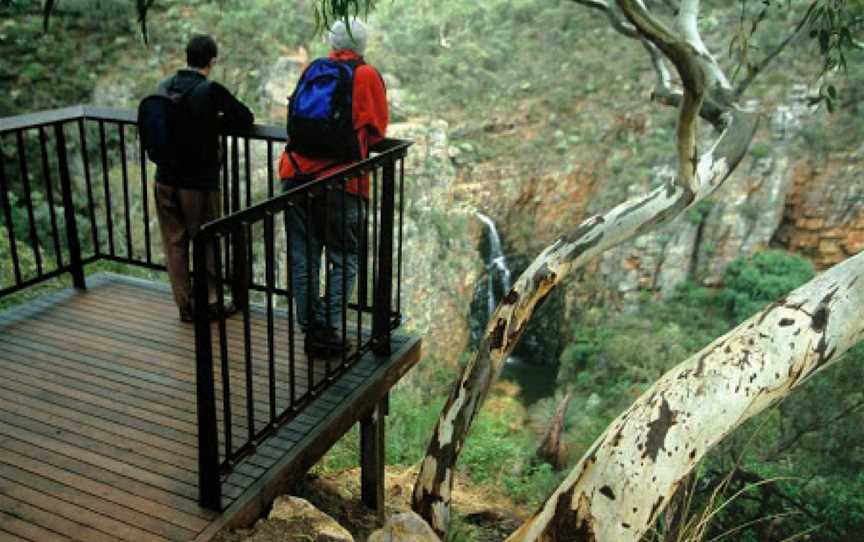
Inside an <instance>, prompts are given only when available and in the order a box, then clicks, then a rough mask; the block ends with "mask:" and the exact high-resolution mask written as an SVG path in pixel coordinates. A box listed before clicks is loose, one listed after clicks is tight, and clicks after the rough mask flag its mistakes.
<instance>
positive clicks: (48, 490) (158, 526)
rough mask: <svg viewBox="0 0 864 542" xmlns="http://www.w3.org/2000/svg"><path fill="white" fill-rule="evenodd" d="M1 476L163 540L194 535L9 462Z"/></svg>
mask: <svg viewBox="0 0 864 542" xmlns="http://www.w3.org/2000/svg"><path fill="white" fill-rule="evenodd" d="M0 477H5V478H7V479H9V480H15V481H16V482H18V483H21V484H23V485H26V486H28V487H30V488H31V489H33V490H36V491H39V492H40V493H41V494H42V495H46V496H53V497H56V498H59V499H63V500H64V501H67V502H71V503H74V504H77V505H79V506H81V507H84V508H86V509H88V510H91V511H94V512H98V513H100V514H103V515H105V516H107V517H110V518H113V519H114V520H116V521H122V522H124V523H125V524H127V525H129V526H130V527H133V528H136V529H137V530H140V531H142V532H145V533H150V534H152V535H156V536H158V537H161V538H162V539H168V540H177V539H183V538H188V537H190V536H194V533H192V531H190V530H189V529H186V528H183V527H179V526H176V525H172V524H171V523H169V522H167V521H163V520H161V519H159V518H158V517H155V516H151V515H148V514H146V513H144V512H141V511H138V510H136V509H134V508H128V507H126V506H122V505H119V504H117V503H116V502H113V501H111V500H109V499H107V498H104V497H102V496H100V495H92V494H90V493H87V492H85V491H81V490H80V489H78V488H76V487H73V486H70V485H66V484H63V483H60V482H57V481H54V480H51V479H49V478H46V477H44V476H39V475H36V474H34V473H32V472H29V471H27V470H24V469H20V468H18V467H16V466H13V465H10V464H8V463H0ZM133 540H134V539H133Z"/></svg>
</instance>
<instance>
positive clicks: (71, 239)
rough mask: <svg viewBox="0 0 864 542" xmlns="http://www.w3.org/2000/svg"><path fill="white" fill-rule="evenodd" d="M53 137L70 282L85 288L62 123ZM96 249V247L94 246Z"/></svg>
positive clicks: (77, 286) (58, 125) (56, 126)
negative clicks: (64, 224)
mask: <svg viewBox="0 0 864 542" xmlns="http://www.w3.org/2000/svg"><path fill="white" fill-rule="evenodd" d="M54 137H55V142H56V144H57V166H58V168H59V170H60V194H61V198H62V200H63V218H64V221H65V222H66V244H67V245H68V247H69V259H70V261H71V263H70V265H69V271H70V272H71V273H72V284H74V285H75V288H77V289H79V290H86V289H87V285H86V283H85V281H84V265H83V263H82V262H81V242H80V241H79V239H78V223H77V222H76V218H75V207H74V205H75V203H74V202H73V200H72V178H71V176H70V174H69V158H68V156H67V154H66V134H65V132H64V131H63V124H62V123H59V122H58V123H57V124H55V125H54ZM96 250H98V247H97V248H96Z"/></svg>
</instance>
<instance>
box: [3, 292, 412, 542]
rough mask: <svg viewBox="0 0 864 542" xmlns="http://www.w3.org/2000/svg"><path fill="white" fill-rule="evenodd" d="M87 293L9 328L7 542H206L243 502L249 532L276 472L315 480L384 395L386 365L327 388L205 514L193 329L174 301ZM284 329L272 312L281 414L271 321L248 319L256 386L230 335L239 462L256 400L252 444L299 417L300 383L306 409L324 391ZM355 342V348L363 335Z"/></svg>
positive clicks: (34, 304) (320, 367)
mask: <svg viewBox="0 0 864 542" xmlns="http://www.w3.org/2000/svg"><path fill="white" fill-rule="evenodd" d="M87 280H88V288H89V289H88V290H87V291H85V292H79V291H75V290H72V289H69V290H64V291H60V292H57V293H53V294H49V295H46V296H43V297H40V298H38V299H35V300H32V301H28V303H27V305H25V306H21V307H18V308H15V309H13V310H11V311H6V312H3V313H0V499H2V500H0V540H4V541H5V540H9V541H17V540H25V541H32V542H43V541H49V542H50V541H52V540H58V541H69V540H82V541H83V540H86V541H88V542H89V541H94V542H99V541H101V540H141V541H144V542H150V541H161V540H171V541H188V540H192V539H195V540H209V538H210V537H212V536H213V535H214V534H215V533H216V532H217V531H218V530H219V529H221V528H222V527H224V526H225V525H228V524H236V521H237V518H236V517H232V514H235V512H234V511H236V510H237V506H238V503H240V502H241V501H243V502H244V503H245V504H244V505H242V506H241V509H242V511H243V514H241V515H247V516H248V514H249V512H250V510H252V509H253V508H254V509H258V510H260V509H261V507H262V506H265V505H266V503H264V501H260V502H258V504H257V505H255V506H253V507H252V508H250V507H249V499H250V497H249V496H250V494H254V492H255V491H256V489H255V488H256V487H258V488H260V487H264V486H267V487H269V484H271V483H272V477H273V476H274V472H275V471H279V470H284V469H285V468H286V465H288V466H290V465H292V464H294V465H295V467H293V468H295V469H301V470H302V469H306V468H308V467H309V466H311V464H310V463H309V461H312V460H313V458H314V459H317V458H318V457H320V455H321V454H323V453H324V451H326V448H323V447H322V443H323V442H324V441H325V440H328V439H330V438H331V437H333V438H338V437H337V436H336V435H335V433H334V428H333V427H330V426H328V424H330V423H331V422H332V420H333V419H334V415H336V413H337V411H338V412H341V414H340V415H339V420H340V423H348V422H349V421H350V419H353V418H352V416H355V417H356V416H359V415H360V414H361V413H359V412H350V411H346V410H345V401H346V398H347V397H349V396H351V394H352V392H354V391H356V389H358V387H362V386H367V387H368V384H369V382H367V380H369V379H375V378H379V380H380V379H381V374H379V373H376V371H377V369H378V368H380V367H382V365H381V363H382V360H378V361H376V362H373V363H370V361H369V360H368V359H366V358H364V359H362V360H360V361H358V362H357V363H355V364H354V365H353V366H352V367H350V368H349V369H348V370H347V371H342V372H340V373H339V374H338V375H336V376H333V377H331V379H330V380H331V382H330V383H329V386H328V387H327V388H325V391H324V393H316V394H315V396H314V397H313V398H312V401H311V402H309V401H303V402H302V403H297V405H296V406H297V407H298V408H299V410H297V411H296V413H295V414H294V415H293V418H291V419H290V420H289V421H288V423H287V424H286V425H284V426H282V427H281V428H280V429H279V430H278V431H277V432H276V433H275V434H274V435H273V436H272V437H270V438H268V439H266V440H265V441H264V442H262V443H259V445H258V446H257V447H256V449H255V450H254V452H253V453H252V454H251V455H249V456H247V457H246V458H244V459H243V460H242V461H241V462H240V463H239V464H237V465H234V467H233V470H232V471H231V472H230V473H229V474H227V475H225V476H224V477H223V505H224V506H226V507H228V508H227V509H226V511H225V512H223V513H222V514H219V513H215V512H212V511H209V510H206V509H203V508H201V507H200V506H199V505H198V503H197V498H198V494H197V483H198V480H197V470H198V463H197V459H198V458H197V451H196V446H197V414H196V398H195V385H196V376H195V371H196V367H195V365H196V361H195V353H194V326H191V325H190V324H185V323H181V322H179V320H178V319H177V314H176V312H177V311H176V307H174V305H173V299H172V297H171V293H170V291H169V290H168V289H167V288H166V287H165V286H162V285H154V284H153V283H148V282H146V281H141V280H139V279H128V278H123V277H118V276H112V275H104V276H96V277H88V279H87ZM288 323H289V322H288V320H287V317H286V314H285V312H284V309H282V310H280V309H276V310H275V311H274V320H273V330H274V333H275V337H276V341H275V342H274V349H273V351H272V356H273V359H272V361H273V363H272V375H273V376H275V378H276V389H275V392H276V403H274V404H272V405H271V404H270V387H269V382H270V377H271V364H270V355H271V352H270V351H268V348H267V341H266V338H267V332H268V325H267V315H266V311H265V310H263V308H261V307H253V308H252V310H250V311H249V334H250V339H251V343H250V345H249V349H250V351H251V358H250V359H249V360H248V361H249V362H250V364H251V368H252V371H251V373H249V375H247V372H246V371H247V359H246V345H245V343H244V340H245V338H244V329H243V328H244V322H243V316H242V315H240V314H238V315H235V316H234V317H232V318H231V319H229V320H228V321H227V322H226V324H225V329H226V334H227V335H228V337H229V344H228V345H227V346H226V347H225V351H226V352H227V354H228V357H227V359H226V360H225V365H226V367H227V370H228V377H229V378H230V384H231V385H230V394H229V397H228V398H229V405H230V408H231V412H232V415H231V431H232V434H233V436H234V439H233V446H234V448H235V449H236V448H237V447H238V446H240V445H242V444H243V442H245V440H246V437H247V436H248V432H249V427H248V422H249V419H248V414H249V413H248V412H247V408H248V407H247V405H248V403H247V391H248V390H247V386H248V387H251V391H252V393H253V395H252V407H253V411H252V420H254V421H253V423H254V428H255V430H256V431H257V430H260V429H263V428H264V427H265V424H267V423H269V419H270V412H271V410H273V409H275V411H276V412H277V414H279V413H282V412H283V410H285V409H288V407H289V406H291V394H290V390H289V386H288V385H287V382H288V380H289V377H290V376H291V373H292V369H293V375H294V377H295V389H294V397H295V398H296V399H297V400H303V399H304V397H308V396H304V394H305V393H307V392H306V390H307V378H308V376H307V375H308V374H309V371H310V369H311V371H312V373H313V379H314V380H315V382H316V384H317V383H319V382H323V381H324V380H325V378H326V374H325V364H324V363H321V362H317V361H316V362H314V363H313V364H312V365H311V367H310V366H309V365H307V360H306V357H305V355H304V354H303V335H302V333H300V332H299V331H297V330H295V334H294V339H295V340H294V353H293V354H294V355H293V360H292V356H291V352H289V340H288V339H289V335H290V334H289V327H288ZM367 323H368V321H367ZM349 330H350V331H351V332H356V328H355V327H353V323H352V326H349ZM212 332H213V354H214V377H215V386H214V389H215V392H216V398H217V425H218V430H219V432H220V437H219V440H220V450H219V453H220V457H222V454H223V453H224V440H223V439H224V419H223V418H224V417H225V412H224V411H223V409H222V407H221V406H220V405H222V400H223V398H224V392H225V391H226V390H223V388H222V376H223V375H222V367H221V366H222V360H221V359H220V352H221V350H222V345H221V344H220V338H219V327H218V325H217V324H215V323H214V324H213V327H212ZM397 343H398V340H396V342H395V343H394V344H397ZM368 356H369V355H367V357H368ZM390 360H391V362H392V361H393V358H392V357H391V358H390ZM383 361H386V360H383ZM292 363H293V366H292ZM332 363H333V366H334V367H335V366H336V364H337V363H338V360H334V361H333V362H332ZM247 376H248V378H247ZM384 380H387V381H388V383H390V382H389V378H386V379H384ZM390 384H392V383H390ZM379 388H380V386H378V387H376V388H375V389H376V390H379ZM381 389H383V388H381ZM379 391H380V390H379ZM376 393H377V391H376ZM340 409H341V410H340ZM325 433H326V434H327V435H328V436H327V438H326V439H324V440H322V437H321V435H322V434H325ZM310 439H311V440H310ZM309 442H313V443H315V445H314V446H312V447H311V448H310V447H309ZM286 458H287V459H286ZM290 458H294V459H290ZM298 458H299V459H298ZM292 461H293V463H292ZM274 469H275V470H274ZM299 472H300V471H297V472H294V474H292V476H295V477H296V476H297V475H298V473H299ZM262 483H263V484H264V486H262V485H261V484H262ZM250 491H251V492H252V493H250ZM262 495H263V493H262ZM252 499H253V500H255V497H254V496H253V497H252Z"/></svg>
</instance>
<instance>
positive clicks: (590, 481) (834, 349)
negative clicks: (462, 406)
mask: <svg viewBox="0 0 864 542" xmlns="http://www.w3.org/2000/svg"><path fill="white" fill-rule="evenodd" d="M862 306H864V253H861V254H858V255H857V256H854V257H852V258H850V259H848V260H846V261H845V262H843V263H841V264H839V265H837V266H835V267H833V268H832V269H830V270H829V271H826V272H825V273H824V274H822V275H821V276H819V277H818V278H816V279H814V280H812V281H810V282H809V283H807V284H805V285H804V286H802V287H800V288H798V289H797V290H795V291H794V292H792V293H791V294H789V295H788V296H787V297H785V298H784V299H781V300H779V301H777V302H775V303H774V304H773V305H771V306H770V307H768V308H767V309H765V310H763V311H762V312H760V313H759V314H757V315H755V316H753V317H752V318H750V319H749V320H747V321H745V322H744V323H742V324H741V325H740V326H738V327H737V328H735V329H734V330H732V331H731V332H729V333H727V334H726V335H724V336H723V337H720V338H719V339H717V340H715V341H714V342H713V343H711V344H710V345H708V346H707V347H706V348H704V349H703V350H702V351H701V352H699V353H697V354H695V355H694V356H692V357H691V358H689V359H688V360H686V361H685V362H683V363H681V364H680V365H679V366H677V367H675V368H674V369H672V370H671V371H669V372H668V373H666V374H665V375H664V376H663V377H662V378H661V379H660V380H658V381H657V383H655V384H654V386H652V387H651V388H650V389H649V390H648V391H646V392H645V393H644V394H643V395H642V396H641V397H640V398H639V399H637V400H636V402H635V403H633V405H632V406H631V407H630V408H628V409H627V410H626V411H625V412H624V413H623V414H621V415H620V416H619V417H618V418H617V419H616V420H615V421H613V422H612V424H611V425H610V426H609V428H608V429H607V430H606V432H605V433H604V434H603V435H602V436H601V437H600V438H599V439H597V441H596V442H595V443H594V445H593V446H592V447H591V449H590V450H589V451H588V453H586V454H585V456H584V457H583V458H582V460H581V461H580V462H579V464H578V465H577V466H576V467H575V468H574V469H573V471H572V472H571V473H570V475H569V476H568V477H567V479H566V480H565V481H564V482H563V483H562V484H561V486H559V488H558V489H557V490H556V491H555V493H553V495H552V496H551V497H550V498H549V500H548V501H547V502H546V503H545V504H544V505H543V506H542V507H541V509H540V510H539V511H538V512H537V513H536V514H535V515H534V517H532V518H531V519H530V520H529V521H528V522H526V523H525V524H524V525H523V526H522V527H520V528H519V530H517V531H516V532H515V533H513V534H512V535H511V536H510V537H509V538H508V539H507V540H508V542H523V541H534V540H544V541H554V540H568V541H573V542H576V541H615V542H627V541H636V540H639V539H640V537H641V536H642V535H643V534H644V533H645V532H646V531H647V530H648V529H649V528H650V526H651V525H652V524H653V521H654V520H655V518H656V517H657V514H658V513H659V512H661V511H662V510H663V508H664V506H665V505H666V504H667V503H668V501H669V499H670V497H671V496H672V495H674V494H675V492H676V490H677V488H678V486H679V485H680V484H681V483H682V481H683V480H684V479H685V478H686V477H687V475H688V473H689V472H690V471H691V470H692V469H693V468H694V467H695V466H696V465H697V464H698V462H699V461H700V459H701V458H702V457H703V456H704V455H705V454H706V453H707V452H708V451H709V450H710V449H711V448H712V447H713V446H714V445H716V444H717V443H718V442H720V441H721V440H722V439H723V438H724V437H725V436H726V435H728V434H729V433H731V432H732V431H733V430H734V429H735V428H736V427H737V426H739V425H740V424H742V423H743V422H744V421H746V420H747V419H749V418H751V417H752V416H755V415H756V414H758V413H759V412H762V411H763V410H765V409H766V408H768V407H769V406H771V405H773V404H775V403H776V402H777V401H779V400H781V399H782V398H783V397H785V396H786V395H787V394H789V393H790V392H791V391H792V390H794V389H796V388H798V387H800V386H801V385H802V384H803V383H804V382H805V381H807V380H808V379H809V378H811V377H812V376H813V375H814V374H816V373H817V372H819V371H821V370H823V369H825V368H826V367H828V366H829V365H830V364H831V363H833V362H835V361H836V360H837V358H839V357H840V355H841V354H843V353H844V352H845V351H846V350H848V349H849V348H850V347H852V346H854V345H855V344H856V343H857V342H859V341H861V340H862V339H864V319H862V318H861V307H862Z"/></svg>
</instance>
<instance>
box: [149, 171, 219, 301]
mask: <svg viewBox="0 0 864 542" xmlns="http://www.w3.org/2000/svg"><path fill="white" fill-rule="evenodd" d="M155 185H156V214H157V216H158V217H159V230H160V231H161V233H162V249H163V250H164V251H165V266H166V267H167V268H168V280H169V281H170V282H171V290H172V291H173V292H174V302H175V303H177V308H178V309H180V312H181V314H182V313H184V312H185V313H186V314H190V315H191V311H192V280H191V275H190V271H189V245H190V241H191V239H192V237H193V236H194V235H195V234H196V233H197V232H198V230H199V229H201V226H203V225H204V224H206V223H207V222H210V221H211V220H214V219H215V218H218V217H219V214H220V213H219V208H220V206H219V192H207V191H204V190H187V189H184V188H177V187H174V186H169V185H166V184H162V183H155ZM208 256H209V257H208V258H207V270H208V275H210V276H211V277H215V276H216V264H215V258H214V255H213V251H212V250H211V251H208ZM207 290H208V301H209V302H210V303H215V302H216V300H217V290H216V281H215V280H210V281H208V288H207Z"/></svg>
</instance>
